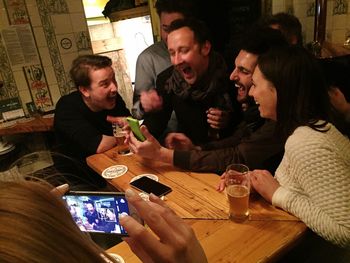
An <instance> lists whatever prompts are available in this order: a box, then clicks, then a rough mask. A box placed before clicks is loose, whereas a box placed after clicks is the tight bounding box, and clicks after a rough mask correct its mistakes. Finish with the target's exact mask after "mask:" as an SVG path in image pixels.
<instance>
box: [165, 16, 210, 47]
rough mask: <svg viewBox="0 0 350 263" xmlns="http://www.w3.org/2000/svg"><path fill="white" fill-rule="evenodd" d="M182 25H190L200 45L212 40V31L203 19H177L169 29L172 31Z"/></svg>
mask: <svg viewBox="0 0 350 263" xmlns="http://www.w3.org/2000/svg"><path fill="white" fill-rule="evenodd" d="M182 27H188V28H189V29H190V30H191V31H192V32H193V34H194V39H195V40H196V41H197V42H198V43H199V44H200V45H203V44H204V43H205V42H206V41H209V42H211V35H210V31H209V29H208V27H207V25H206V24H205V23H204V22H203V21H201V20H198V19H195V18H186V19H177V20H175V21H173V22H172V23H171V24H170V26H169V28H168V31H169V33H170V32H172V31H175V30H177V29H180V28H182Z"/></svg>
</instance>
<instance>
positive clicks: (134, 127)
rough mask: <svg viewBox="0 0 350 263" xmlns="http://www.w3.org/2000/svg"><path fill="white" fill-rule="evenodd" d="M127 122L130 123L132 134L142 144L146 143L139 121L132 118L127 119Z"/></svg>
mask: <svg viewBox="0 0 350 263" xmlns="http://www.w3.org/2000/svg"><path fill="white" fill-rule="evenodd" d="M126 121H127V122H128V124H129V127H130V129H131V131H132V133H133V134H134V135H135V137H136V138H137V139H138V140H139V141H141V142H143V141H145V140H146V137H145V136H144V135H143V134H142V132H141V130H140V124H139V121H138V120H136V119H134V118H132V117H127V118H126Z"/></svg>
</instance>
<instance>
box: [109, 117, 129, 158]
mask: <svg viewBox="0 0 350 263" xmlns="http://www.w3.org/2000/svg"><path fill="white" fill-rule="evenodd" d="M112 127H113V135H114V137H115V139H116V141H117V146H118V153H119V154H128V153H129V152H130V149H129V146H128V145H127V144H125V143H124V141H125V135H126V131H123V126H122V125H120V124H118V123H112Z"/></svg>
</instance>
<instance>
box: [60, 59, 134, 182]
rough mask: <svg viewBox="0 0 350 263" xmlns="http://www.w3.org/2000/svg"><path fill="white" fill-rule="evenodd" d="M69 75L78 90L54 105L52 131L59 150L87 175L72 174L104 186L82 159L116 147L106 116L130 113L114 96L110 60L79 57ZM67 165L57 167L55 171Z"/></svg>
mask: <svg viewBox="0 0 350 263" xmlns="http://www.w3.org/2000/svg"><path fill="white" fill-rule="evenodd" d="M70 74H71V77H72V79H73V81H74V83H75V85H76V87H77V89H78V91H75V92H73V93H71V94H69V95H66V96H63V97H61V98H60V100H59V101H58V102H57V105H56V110H55V120H54V130H55V135H56V138H57V144H58V147H59V151H60V152H61V153H63V154H64V155H66V156H69V157H71V158H73V159H74V160H75V161H77V162H78V165H82V166H83V167H84V168H85V169H84V170H86V171H87V175H86V176H84V175H81V174H79V175H77V174H76V176H77V177H80V179H82V180H83V181H88V182H90V183H92V184H97V186H104V185H105V182H104V180H103V179H102V178H101V177H100V176H99V175H98V174H96V173H94V172H93V171H92V170H91V169H89V168H88V167H87V165H86V161H85V158H86V157H87V156H89V155H92V154H95V153H101V152H104V151H107V150H109V149H111V148H112V147H114V146H115V145H116V139H115V137H114V136H113V129H112V125H111V123H110V122H108V121H107V116H129V115H130V112H129V110H128V109H127V108H126V106H125V103H124V101H123V99H122V98H121V97H120V96H119V94H118V85H117V82H116V80H115V75H114V70H113V68H112V61H111V59H110V58H108V57H105V56H98V55H83V56H79V57H78V58H76V59H75V60H74V61H73V64H72V68H71V70H70ZM67 166H68V165H63V166H62V165H61V163H60V164H59V165H57V167H58V169H59V170H60V168H61V170H62V167H65V168H67ZM62 172H63V173H67V172H68V173H70V174H72V173H75V172H74V171H67V170H63V171H62Z"/></svg>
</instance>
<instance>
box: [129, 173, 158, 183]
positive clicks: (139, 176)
mask: <svg viewBox="0 0 350 263" xmlns="http://www.w3.org/2000/svg"><path fill="white" fill-rule="evenodd" d="M144 176H146V177H148V178H150V179H152V180H154V181H157V182H158V181H159V179H158V176H156V175H155V174H140V175H138V176H135V177H133V178H132V179H131V180H130V183H131V182H133V181H135V180H137V179H139V178H141V177H144Z"/></svg>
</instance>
